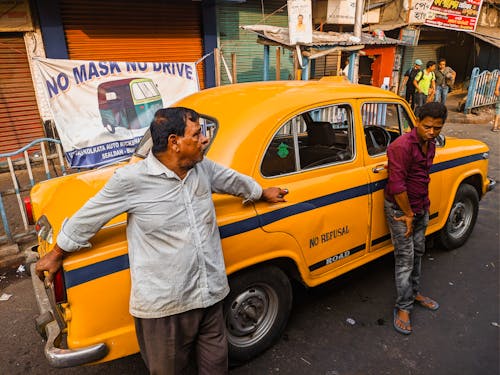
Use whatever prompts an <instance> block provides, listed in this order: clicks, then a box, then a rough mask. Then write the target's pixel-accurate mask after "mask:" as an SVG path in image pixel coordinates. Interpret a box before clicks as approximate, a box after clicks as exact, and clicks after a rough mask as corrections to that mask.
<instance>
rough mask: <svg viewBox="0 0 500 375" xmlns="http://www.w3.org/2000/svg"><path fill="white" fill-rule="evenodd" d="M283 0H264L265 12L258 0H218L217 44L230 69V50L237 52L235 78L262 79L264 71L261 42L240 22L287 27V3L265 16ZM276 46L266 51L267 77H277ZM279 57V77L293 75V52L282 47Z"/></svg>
mask: <svg viewBox="0 0 500 375" xmlns="http://www.w3.org/2000/svg"><path fill="white" fill-rule="evenodd" d="M283 4H285V2H284V1H281V0H280V1H277V0H272V1H265V2H264V6H265V7H264V15H263V14H262V2H261V1H260V0H248V1H246V2H244V3H231V2H220V3H219V2H218V3H217V28H218V33H219V46H220V48H221V50H222V53H223V56H224V59H225V60H226V63H227V65H228V68H229V69H231V53H233V52H234V53H236V65H237V67H236V70H237V73H238V76H237V79H238V82H252V81H262V80H263V72H264V70H263V69H264V46H263V45H261V44H258V43H257V42H256V40H257V37H256V35H255V34H254V33H252V32H249V31H245V30H241V29H240V28H239V27H240V26H243V25H254V24H267V25H273V26H283V27H288V13H287V10H286V7H285V8H284V9H282V10H281V11H279V12H276V13H275V14H273V15H272V16H270V17H269V18H266V19H265V20H263V18H264V17H267V16H269V15H270V14H271V13H273V12H274V11H276V10H277V9H279V8H281V7H282V6H283ZM275 48H276V47H270V51H269V57H270V59H269V79H271V80H274V79H275V77H276V49H275ZM281 53H282V55H281V58H280V66H281V69H280V77H281V79H282V80H283V79H289V78H291V77H293V55H292V52H291V51H289V50H285V49H282V50H281ZM221 82H222V84H227V83H229V80H228V78H227V74H226V71H225V68H224V66H223V64H222V62H221Z"/></svg>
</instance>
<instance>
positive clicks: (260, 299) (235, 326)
mask: <svg viewBox="0 0 500 375" xmlns="http://www.w3.org/2000/svg"><path fill="white" fill-rule="evenodd" d="M277 313H278V296H277V295H276V293H275V291H274V290H273V289H271V288H269V287H268V286H266V285H260V286H254V287H252V288H249V289H247V290H245V291H244V292H242V293H241V294H239V295H237V296H236V297H235V298H234V299H233V301H232V303H231V306H230V308H229V309H228V311H227V316H226V325H227V328H228V340H229V341H230V342H231V343H232V344H234V345H237V346H249V345H252V344H254V343H255V342H257V341H259V340H260V339H261V338H262V337H263V336H265V335H266V333H267V332H268V331H269V329H270V328H271V327H272V325H273V323H274V321H275V320H276V316H277Z"/></svg>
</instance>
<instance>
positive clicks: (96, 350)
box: [31, 264, 108, 367]
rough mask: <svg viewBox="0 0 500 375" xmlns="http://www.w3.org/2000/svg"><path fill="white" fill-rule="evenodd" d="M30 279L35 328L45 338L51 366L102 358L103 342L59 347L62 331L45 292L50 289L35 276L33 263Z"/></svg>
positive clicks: (63, 365)
mask: <svg viewBox="0 0 500 375" xmlns="http://www.w3.org/2000/svg"><path fill="white" fill-rule="evenodd" d="M31 281H32V282H33V290H34V291H35V297H36V301H37V303H38V309H39V310H40V315H39V316H38V317H37V318H36V319H35V324H36V329H37V331H38V332H39V333H40V334H41V335H42V337H44V338H46V340H47V342H46V344H45V350H44V352H45V357H47V360H48V361H49V364H50V365H51V366H53V367H73V366H79V365H83V364H86V363H90V362H95V361H97V360H99V359H101V358H103V357H104V356H105V355H106V354H107V353H108V347H107V346H106V344H104V343H99V344H96V345H92V346H87V347H84V348H79V349H63V348H60V347H59V346H60V344H61V341H62V340H61V338H62V331H61V327H60V324H59V323H58V321H57V319H56V318H55V316H56V314H57V313H56V312H55V311H54V308H53V307H52V304H51V303H50V299H49V296H48V294H47V292H49V293H51V292H52V291H51V290H50V289H46V288H45V285H44V283H43V282H42V281H40V279H38V277H37V276H36V272H35V264H32V265H31Z"/></svg>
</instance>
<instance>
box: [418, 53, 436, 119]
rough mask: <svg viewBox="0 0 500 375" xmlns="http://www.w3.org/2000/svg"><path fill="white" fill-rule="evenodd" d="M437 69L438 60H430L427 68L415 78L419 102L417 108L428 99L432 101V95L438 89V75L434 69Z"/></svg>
mask: <svg viewBox="0 0 500 375" xmlns="http://www.w3.org/2000/svg"><path fill="white" fill-rule="evenodd" d="M435 70H436V62H435V61H432V60H431V61H428V62H427V64H426V68H425V69H424V70H422V71H420V72H418V73H417V75H416V76H415V79H414V80H413V85H414V86H415V90H416V98H417V103H416V105H415V110H417V108H418V107H421V106H423V105H424V104H425V103H427V102H428V101H432V99H433V98H432V96H433V95H434V92H435V90H436V76H435V75H434V71H435Z"/></svg>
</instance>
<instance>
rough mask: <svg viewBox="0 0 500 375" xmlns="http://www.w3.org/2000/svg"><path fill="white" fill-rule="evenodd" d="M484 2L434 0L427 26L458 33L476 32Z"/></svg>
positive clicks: (427, 18) (426, 19)
mask: <svg viewBox="0 0 500 375" xmlns="http://www.w3.org/2000/svg"><path fill="white" fill-rule="evenodd" d="M481 4H482V0H434V1H432V2H431V5H430V8H429V12H428V13H427V16H426V18H425V22H424V24H425V25H429V26H434V27H440V28H444V29H451V30H457V31H475V30H476V26H477V22H478V18H479V12H480V10H481Z"/></svg>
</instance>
